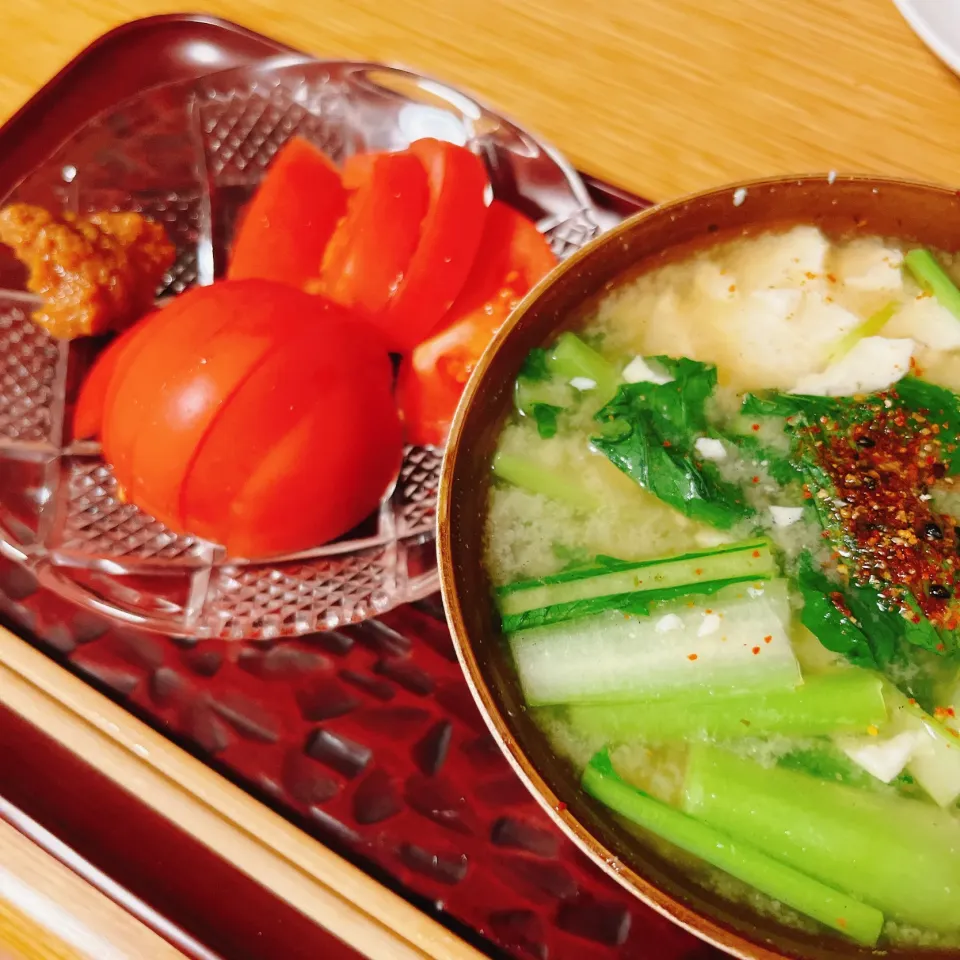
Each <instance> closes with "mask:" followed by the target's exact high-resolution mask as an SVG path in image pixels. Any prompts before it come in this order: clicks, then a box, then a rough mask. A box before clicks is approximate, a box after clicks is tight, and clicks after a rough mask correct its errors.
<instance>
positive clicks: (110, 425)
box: [100, 287, 225, 494]
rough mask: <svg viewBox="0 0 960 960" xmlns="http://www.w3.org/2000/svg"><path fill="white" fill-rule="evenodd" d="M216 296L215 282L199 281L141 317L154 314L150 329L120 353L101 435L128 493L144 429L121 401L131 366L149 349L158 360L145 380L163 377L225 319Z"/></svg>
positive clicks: (137, 416)
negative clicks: (135, 449)
mask: <svg viewBox="0 0 960 960" xmlns="http://www.w3.org/2000/svg"><path fill="white" fill-rule="evenodd" d="M215 300H216V294H215V293H214V287H196V288H194V289H193V290H190V291H188V292H187V293H184V294H181V295H180V296H179V297H177V298H176V299H175V300H174V301H173V302H172V303H170V304H169V305H168V306H166V307H164V308H163V309H161V310H158V311H156V312H155V313H153V314H150V315H149V318H148V317H144V319H143V320H141V321H140V324H145V323H147V321H148V319H149V328H148V331H147V330H145V331H144V334H143V336H142V337H141V336H140V335H137V336H136V337H135V338H134V339H133V342H132V343H131V344H130V347H129V350H125V351H124V356H123V358H122V362H120V358H118V362H117V364H116V368H115V370H114V373H113V375H111V376H110V378H109V382H108V383H107V384H106V390H105V393H104V399H103V416H102V421H101V431H100V432H101V438H100V439H101V444H102V446H103V450H104V456H105V458H106V459H107V460H108V461H109V463H110V465H111V466H112V467H113V472H114V475H115V476H116V478H117V482H118V483H119V485H120V487H121V489H122V490H123V492H124V493H125V494H129V492H130V489H129V488H130V484H131V481H132V475H131V467H132V457H133V444H134V441H135V440H136V438H137V436H138V435H139V433H140V428H141V418H140V413H139V412H137V411H134V410H128V409H125V408H123V407H120V406H118V404H117V403H116V402H115V400H116V397H117V395H118V393H120V391H121V389H122V388H123V387H124V384H125V383H126V381H127V378H128V376H129V374H130V372H131V370H135V369H140V367H139V364H138V360H139V358H140V356H141V354H143V353H145V352H147V350H148V349H149V350H150V351H151V356H155V357H157V360H158V362H157V363H155V364H153V366H152V368H151V369H150V370H149V371H148V374H149V376H147V378H146V380H144V381H142V382H143V383H144V384H145V385H146V384H149V383H155V382H156V381H157V378H161V379H162V376H163V373H164V371H165V370H166V369H167V368H168V366H169V364H173V363H176V362H177V361H178V360H179V358H180V356H181V355H186V354H189V352H190V351H191V350H193V349H194V348H196V347H198V346H202V345H203V344H205V343H206V341H207V339H208V338H209V337H210V336H211V335H212V333H213V332H215V331H216V330H217V329H218V328H219V326H220V324H221V323H222V322H224V320H225V318H224V317H223V316H222V315H220V314H218V313H217V311H216V310H215V309H207V306H212V304H211V301H214V302H215ZM140 324H137V326H138V327H139V326H140ZM174 328H175V330H176V333H175V336H173V337H172V338H171V337H169V336H168V335H167V331H168V330H172V329H174ZM164 345H166V346H164ZM137 376H138V377H140V376H142V374H137ZM141 399H142V400H143V401H145V402H144V403H142V404H138V409H145V408H146V406H149V397H148V396H143V395H142V396H141ZM128 402H129V401H128Z"/></svg>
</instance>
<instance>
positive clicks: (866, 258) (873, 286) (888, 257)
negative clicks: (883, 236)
mask: <svg viewBox="0 0 960 960" xmlns="http://www.w3.org/2000/svg"><path fill="white" fill-rule="evenodd" d="M902 266H903V251H901V250H895V249H893V248H892V247H887V246H884V244H883V243H882V242H881V241H880V240H877V239H875V238H872V239H866V238H865V239H862V240H854V241H852V242H851V243H849V244H848V245H847V246H846V247H843V248H842V250H841V252H840V254H839V256H838V259H837V267H836V275H837V279H838V280H839V281H840V282H841V283H845V284H846V285H847V286H848V287H850V288H851V289H852V290H863V291H867V292H877V293H880V292H885V293H899V292H900V291H902V290H903V270H902Z"/></svg>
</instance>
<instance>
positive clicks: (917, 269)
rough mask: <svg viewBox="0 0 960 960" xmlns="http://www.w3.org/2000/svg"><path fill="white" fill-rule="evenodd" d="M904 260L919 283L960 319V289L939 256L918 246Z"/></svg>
mask: <svg viewBox="0 0 960 960" xmlns="http://www.w3.org/2000/svg"><path fill="white" fill-rule="evenodd" d="M903 261H904V263H905V264H906V267H907V269H908V270H909V271H910V273H912V274H913V278H914V279H915V280H916V281H917V283H919V284H920V286H921V287H923V289H924V290H925V291H926V292H927V293H930V294H933V296H935V297H936V298H937V303H939V304H940V306H941V307H945V308H946V309H947V310H949V311H950V312H951V313H952V314H953V315H954V316H955V317H957V318H958V319H960V290H958V289H957V285H956V284H955V283H954V282H953V280H952V279H951V278H950V275H949V274H948V273H947V271H946V270H944V269H943V267H941V266H940V264H939V262H938V261H937V258H936V257H935V256H934V255H933V254H932V253H931V252H930V251H929V250H923V249H920V248H918V249H916V250H911V251H910V252H909V253H908V254H907V255H906V256H905V257H904V258H903Z"/></svg>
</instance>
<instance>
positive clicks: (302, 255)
mask: <svg viewBox="0 0 960 960" xmlns="http://www.w3.org/2000/svg"><path fill="white" fill-rule="evenodd" d="M346 209H347V190H346V188H345V187H344V186H343V184H342V183H341V180H340V174H339V173H338V172H337V169H336V167H334V165H333V164H332V163H331V162H330V160H329V159H327V157H326V156H324V154H323V153H321V152H320V151H319V150H318V149H317V148H316V147H314V146H313V145H312V144H310V143H308V142H307V141H306V140H304V139H303V138H302V137H293V138H291V139H290V140H288V141H287V142H286V143H285V144H284V145H283V147H281V148H280V150H279V152H278V153H277V155H276V157H275V158H274V160H273V162H272V163H271V164H270V167H269V169H268V170H267V173H266V175H265V176H264V179H263V181H262V182H261V184H260V186H259V187H258V189H257V192H256V193H255V194H254V196H253V199H252V200H251V201H250V203H249V205H248V206H247V209H246V212H245V214H244V215H243V219H242V221H241V223H240V228H239V230H238V231H237V234H236V237H235V238H234V242H233V250H232V253H231V257H230V264H229V266H228V267H227V277H228V279H231V280H242V279H245V278H249V277H257V278H260V279H265V280H277V281H279V282H280V283H289V284H291V285H292V286H295V287H302V286H304V285H305V284H306V283H308V282H309V281H311V280H315V279H316V278H317V276H318V275H319V273H320V264H321V262H322V260H323V253H324V251H325V250H326V248H327V244H328V243H329V241H330V237H331V236H332V235H333V232H334V229H335V228H336V226H337V223H338V222H339V221H340V218H341V217H342V216H343V215H344V213H345V212H346Z"/></svg>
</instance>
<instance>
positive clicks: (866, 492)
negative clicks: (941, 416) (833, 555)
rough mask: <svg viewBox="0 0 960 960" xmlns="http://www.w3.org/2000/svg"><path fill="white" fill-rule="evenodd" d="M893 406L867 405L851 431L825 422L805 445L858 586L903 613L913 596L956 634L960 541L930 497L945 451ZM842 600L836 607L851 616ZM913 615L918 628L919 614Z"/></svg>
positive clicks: (921, 422) (924, 421)
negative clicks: (821, 475) (821, 474)
mask: <svg viewBox="0 0 960 960" xmlns="http://www.w3.org/2000/svg"><path fill="white" fill-rule="evenodd" d="M895 400H896V395H895V394H894V393H889V394H886V395H883V394H881V395H879V396H878V397H876V398H872V399H871V400H869V401H867V400H865V401H864V409H863V410H862V411H861V413H862V416H860V417H858V420H859V422H857V423H855V424H853V425H852V426H849V427H848V426H840V425H838V424H836V423H834V422H833V421H832V420H830V421H828V420H827V419H826V418H823V421H822V430H821V431H820V432H819V433H815V432H814V431H815V429H816V428H810V429H808V431H807V439H808V442H809V443H810V446H811V447H812V449H813V451H814V452H815V455H816V457H817V459H818V460H819V462H820V464H821V465H822V466H823V467H824V468H825V469H826V471H827V472H828V473H829V475H830V478H831V480H832V482H833V486H834V488H835V499H832V501H831V502H832V504H833V505H832V506H831V510H832V512H833V516H834V519H835V520H836V521H837V522H838V523H839V524H840V526H841V527H842V530H843V538H844V548H845V549H844V553H845V554H849V557H848V559H847V560H846V563H847V564H848V565H849V567H851V568H852V569H851V570H850V575H851V576H852V577H853V579H854V580H856V581H857V582H860V583H867V582H869V583H873V584H875V585H876V586H878V587H879V588H880V589H881V591H882V592H883V593H884V594H885V596H887V597H888V599H890V600H891V601H893V602H896V603H897V604H898V605H900V606H901V607H902V608H903V609H904V611H905V612H906V610H907V609H908V608H907V607H906V604H905V602H904V599H903V597H904V591H909V593H910V594H912V595H913V597H914V598H915V599H916V602H917V604H918V606H919V608H920V610H921V611H922V613H923V614H924V615H925V616H926V617H928V618H929V619H930V620H931V621H932V622H933V623H934V624H935V625H937V626H940V627H946V628H947V629H954V628H956V627H957V626H960V608H958V607H957V606H956V605H954V604H952V603H951V601H952V599H953V596H954V589H955V585H956V584H957V579H958V576H960V562H958V556H957V548H958V537H957V532H956V531H955V530H954V526H953V524H952V523H950V522H947V520H946V519H945V518H943V517H940V516H938V515H937V514H936V513H934V512H933V509H932V507H931V499H930V496H929V493H928V491H929V490H930V488H931V487H933V486H934V485H935V484H936V483H937V482H938V481H940V480H942V479H943V477H944V476H945V475H946V473H947V468H946V466H945V465H944V463H943V457H944V449H943V447H942V445H941V443H940V441H939V440H938V439H937V436H936V434H935V433H934V432H933V431H932V430H931V429H930V424H929V421H928V418H927V416H925V415H924V412H923V411H910V410H905V409H903V408H901V407H899V406H897V405H896V403H895V402H894V401H895ZM805 495H806V492H805ZM841 572H842V571H841ZM838 597H839V594H835V595H833V596H832V597H831V600H832V601H833V603H834V604H835V605H836V606H837V607H838V608H839V609H840V610H841V611H842V612H843V613H844V614H845V615H846V616H850V613H849V611H848V610H847V609H846V608H845V605H843V604H842V598H840V599H839V600H838ZM907 615H908V616H909V617H910V618H911V619H914V618H916V620H919V616H918V615H917V614H916V611H911V612H910V613H909V614H907ZM916 620H915V622H916Z"/></svg>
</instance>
